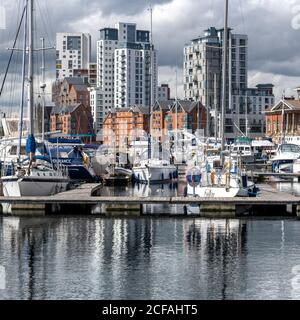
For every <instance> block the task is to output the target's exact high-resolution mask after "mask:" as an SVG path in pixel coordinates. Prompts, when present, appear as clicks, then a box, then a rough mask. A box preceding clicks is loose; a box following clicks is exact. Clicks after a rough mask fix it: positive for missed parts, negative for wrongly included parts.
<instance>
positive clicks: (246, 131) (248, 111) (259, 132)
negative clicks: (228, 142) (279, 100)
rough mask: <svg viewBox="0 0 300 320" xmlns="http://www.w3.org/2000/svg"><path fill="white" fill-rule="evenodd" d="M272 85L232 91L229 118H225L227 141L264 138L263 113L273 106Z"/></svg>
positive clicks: (264, 119) (264, 117)
mask: <svg viewBox="0 0 300 320" xmlns="http://www.w3.org/2000/svg"><path fill="white" fill-rule="evenodd" d="M273 87H274V85H272V84H258V85H256V87H255V88H247V89H242V90H233V92H232V109H231V115H232V116H231V117H230V118H229V117H226V120H225V128H226V132H227V138H228V139H234V138H235V137H237V136H240V135H246V136H248V137H249V138H259V137H264V136H265V132H266V115H265V111H266V110H267V109H268V108H270V107H273V106H274V103H275V96H274V93H273Z"/></svg>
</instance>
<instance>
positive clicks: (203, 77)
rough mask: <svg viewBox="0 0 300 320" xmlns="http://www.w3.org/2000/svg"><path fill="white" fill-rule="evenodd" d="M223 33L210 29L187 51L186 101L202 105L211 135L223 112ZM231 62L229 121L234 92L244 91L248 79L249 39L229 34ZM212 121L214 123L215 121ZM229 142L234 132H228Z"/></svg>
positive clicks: (227, 74)
mask: <svg viewBox="0 0 300 320" xmlns="http://www.w3.org/2000/svg"><path fill="white" fill-rule="evenodd" d="M223 34H224V30H223V29H216V28H215V27H210V28H209V29H207V30H205V31H204V35H202V36H200V37H197V38H195V39H192V40H191V41H190V43H189V44H187V45H186V46H185V47H184V65H183V70H184V71H183V72H184V79H183V82H184V96H185V99H189V100H194V101H198V100H199V101H200V102H201V103H202V104H203V105H204V106H205V107H206V108H207V109H208V110H209V114H208V115H209V117H208V119H207V123H208V125H209V134H212V133H214V132H215V129H216V128H215V126H216V125H218V113H219V112H220V110H221V99H222V94H221V88H222V86H221V82H222V68H223V59H222V46H223ZM228 45H229V62H228V66H227V68H226V69H227V72H226V77H227V80H228V87H227V90H226V104H225V105H226V119H231V118H232V114H233V111H232V92H233V91H236V90H245V89H246V88H247V82H248V81H247V77H248V37H247V35H243V34H234V33H233V32H232V30H231V29H229V31H228ZM211 118H213V121H212V119H211ZM225 135H226V138H230V137H231V132H227V131H226V132H225Z"/></svg>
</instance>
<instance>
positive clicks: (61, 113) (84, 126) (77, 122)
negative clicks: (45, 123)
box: [50, 103, 93, 135]
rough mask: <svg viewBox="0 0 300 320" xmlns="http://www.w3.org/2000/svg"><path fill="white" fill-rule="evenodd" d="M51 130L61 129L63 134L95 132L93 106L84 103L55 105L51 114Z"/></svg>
mask: <svg viewBox="0 0 300 320" xmlns="http://www.w3.org/2000/svg"><path fill="white" fill-rule="evenodd" d="M50 129H51V131H58V130H60V131H61V133H62V134H67V135H81V134H90V135H91V134H93V117H92V113H91V108H90V107H89V106H85V105H84V104H82V103H79V104H77V105H73V106H65V107H54V108H53V109H52V113H51V116H50Z"/></svg>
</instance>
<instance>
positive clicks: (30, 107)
mask: <svg viewBox="0 0 300 320" xmlns="http://www.w3.org/2000/svg"><path fill="white" fill-rule="evenodd" d="M33 23H34V22H33V0H29V19H28V29H29V36H28V118H29V131H28V141H27V143H26V149H27V150H26V151H27V152H28V153H29V158H30V162H32V161H33V160H34V154H35V140H34V121H33V111H34V109H33V108H34V106H33V103H34V101H33V85H34V82H33V50H34V36H33Z"/></svg>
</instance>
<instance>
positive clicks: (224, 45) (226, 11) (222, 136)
mask: <svg viewBox="0 0 300 320" xmlns="http://www.w3.org/2000/svg"><path fill="white" fill-rule="evenodd" d="M227 40H228V0H225V15H224V34H223V71H222V73H223V74H222V77H223V79H222V109H221V126H220V127H221V128H220V129H221V143H222V145H221V146H222V151H225V115H226V101H227V99H226V89H227V82H226V71H227V50H228V43H227ZM224 159H225V158H224V154H223V153H222V157H221V162H222V164H224Z"/></svg>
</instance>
